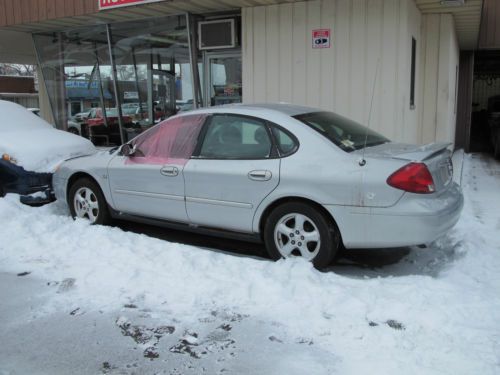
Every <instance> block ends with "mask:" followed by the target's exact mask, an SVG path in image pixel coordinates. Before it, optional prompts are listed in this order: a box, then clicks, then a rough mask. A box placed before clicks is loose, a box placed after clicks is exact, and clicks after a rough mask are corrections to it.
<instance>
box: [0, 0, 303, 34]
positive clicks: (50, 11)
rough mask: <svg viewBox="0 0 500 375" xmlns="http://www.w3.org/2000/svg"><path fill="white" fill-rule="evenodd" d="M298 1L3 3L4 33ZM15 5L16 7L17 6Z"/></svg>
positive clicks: (46, 0)
mask: <svg viewBox="0 0 500 375" xmlns="http://www.w3.org/2000/svg"><path fill="white" fill-rule="evenodd" d="M296 1H297V0H163V1H159V2H154V3H146V4H141V5H132V6H127V7H121V8H113V9H106V10H101V11H99V3H98V0H65V1H59V0H24V1H22V2H20V3H19V5H17V3H15V2H13V1H11V0H0V30H1V29H2V28H5V27H8V29H10V30H15V31H23V32H41V31H51V30H61V29H68V28H72V27H78V26H88V25H89V24H102V23H112V22H120V21H131V20H139V19H144V18H149V17H161V16H165V15H172V14H179V13H183V12H190V13H194V14H198V13H211V12H220V11H228V10H236V9H240V8H242V7H253V6H259V5H271V4H279V3H292V2H296ZM14 4H16V5H15V6H14Z"/></svg>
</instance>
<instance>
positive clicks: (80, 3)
mask: <svg viewBox="0 0 500 375" xmlns="http://www.w3.org/2000/svg"><path fill="white" fill-rule="evenodd" d="M82 14H85V0H75V16H80V15H82Z"/></svg>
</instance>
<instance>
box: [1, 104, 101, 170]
mask: <svg viewBox="0 0 500 375" xmlns="http://www.w3.org/2000/svg"><path fill="white" fill-rule="evenodd" d="M94 152H95V147H94V146H93V145H92V143H91V142H90V141H89V140H87V139H85V138H82V137H79V136H77V135H74V134H71V133H68V132H64V131H60V130H57V129H54V128H53V127H52V126H51V125H50V124H49V123H47V122H45V121H44V120H43V119H41V118H40V117H38V116H36V115H35V114H33V113H32V112H30V111H28V110H27V109H26V108H24V107H22V106H20V105H19V104H16V103H12V102H8V101H4V100H0V156H1V155H2V154H5V153H6V154H9V155H10V156H12V157H14V158H15V159H16V160H17V162H18V164H19V165H21V166H23V167H24V168H25V169H26V170H32V171H38V172H52V171H53V170H54V168H56V167H57V165H58V164H59V163H60V162H61V161H64V160H65V159H69V158H71V157H74V156H79V155H88V154H92V153H94Z"/></svg>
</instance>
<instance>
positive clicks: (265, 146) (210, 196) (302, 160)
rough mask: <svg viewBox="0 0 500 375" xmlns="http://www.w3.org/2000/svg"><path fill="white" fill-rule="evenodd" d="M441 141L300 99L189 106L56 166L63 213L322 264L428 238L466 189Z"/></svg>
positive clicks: (443, 225)
mask: <svg viewBox="0 0 500 375" xmlns="http://www.w3.org/2000/svg"><path fill="white" fill-rule="evenodd" d="M447 146H448V144H443V143H441V144H429V145H426V146H415V145H406V144H400V143H394V142H391V141H389V140H388V139H387V138H385V137H384V136H382V135H380V134H378V133H376V132H374V131H372V130H370V129H367V128H366V127H364V126H362V125H360V124H358V123H356V122H354V121H351V120H349V119H346V118H344V117H341V116H339V115H336V114H334V113H331V112H325V111H321V110H316V109H312V108H308V107H299V106H294V105H285V104H268V105H231V106H222V107H212V108H205V109H201V110H195V111H192V112H186V113H183V114H180V115H177V116H175V117H171V118H170V119H168V120H165V121H163V122H161V123H160V124H159V125H157V126H155V127H153V128H151V129H150V130H148V131H146V132H144V133H142V134H141V135H139V136H138V137H136V138H135V139H133V140H132V141H130V142H128V143H127V144H125V145H123V146H121V147H116V148H115V149H113V150H111V151H104V152H100V153H98V154H94V155H92V156H88V157H82V158H77V159H73V160H69V161H67V162H65V163H63V164H62V165H61V167H60V168H59V169H58V171H57V172H56V173H55V174H54V189H55V194H56V197H57V199H59V200H62V201H66V202H67V204H68V206H69V209H70V212H71V215H72V216H73V217H80V218H85V219H88V220H90V221H91V222H92V223H96V224H105V223H107V222H109V220H110V219H111V218H121V219H129V220H135V221H143V222H148V223H154V224H157V225H164V226H172V227H174V228H182V229H186V230H192V231H199V232H205V233H211V234H218V235H221V236H230V237H239V238H244V239H252V240H255V241H263V242H264V243H265V246H266V248H267V250H268V252H269V255H270V256H271V257H272V258H274V259H279V258H282V257H292V256H302V257H304V258H306V259H307V260H310V261H312V262H313V263H314V265H315V266H317V267H319V268H321V267H325V266H327V265H328V264H330V263H331V261H332V260H333V258H334V256H335V255H336V253H337V251H338V249H339V248H340V246H341V245H343V246H345V248H347V249H349V248H384V247H399V246H410V245H420V244H425V243H429V242H432V241H433V240H435V239H436V238H438V237H440V236H441V235H442V234H443V233H444V232H446V231H447V230H448V229H450V228H451V227H453V226H454V225H455V223H456V222H457V221H458V218H459V216H460V213H461V210H462V206H463V197H462V192H461V190H460V188H459V186H458V185H457V184H456V183H454V182H453V178H452V174H453V167H452V163H451V158H450V156H451V151H450V150H448V148H447Z"/></svg>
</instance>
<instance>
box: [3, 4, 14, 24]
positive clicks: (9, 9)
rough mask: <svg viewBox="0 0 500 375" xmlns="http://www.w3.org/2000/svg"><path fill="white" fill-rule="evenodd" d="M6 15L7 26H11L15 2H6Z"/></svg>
mask: <svg viewBox="0 0 500 375" xmlns="http://www.w3.org/2000/svg"><path fill="white" fill-rule="evenodd" d="M5 15H6V17H7V25H9V24H11V23H12V20H13V19H14V0H5Z"/></svg>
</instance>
